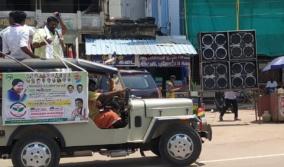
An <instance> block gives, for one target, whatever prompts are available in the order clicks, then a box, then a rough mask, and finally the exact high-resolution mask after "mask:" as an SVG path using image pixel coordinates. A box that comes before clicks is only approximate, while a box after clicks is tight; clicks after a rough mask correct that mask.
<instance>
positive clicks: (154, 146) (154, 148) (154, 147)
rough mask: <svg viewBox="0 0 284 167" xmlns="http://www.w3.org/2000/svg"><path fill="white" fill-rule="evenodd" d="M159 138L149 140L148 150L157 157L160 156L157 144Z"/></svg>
mask: <svg viewBox="0 0 284 167" xmlns="http://www.w3.org/2000/svg"><path fill="white" fill-rule="evenodd" d="M160 139H161V138H160V137H157V138H155V139H152V140H151V143H150V144H151V145H150V150H151V151H152V153H154V154H155V155H157V156H158V157H160V156H161V154H160V150H159V143H160Z"/></svg>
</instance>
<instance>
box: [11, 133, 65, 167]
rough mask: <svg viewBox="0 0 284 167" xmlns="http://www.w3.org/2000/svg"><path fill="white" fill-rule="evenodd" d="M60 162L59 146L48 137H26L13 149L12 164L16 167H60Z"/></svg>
mask: <svg viewBox="0 0 284 167" xmlns="http://www.w3.org/2000/svg"><path fill="white" fill-rule="evenodd" d="M59 160H60V149H59V146H58V144H57V143H56V142H55V141H54V140H53V139H51V138H49V137H47V136H46V135H35V136H25V137H23V138H22V139H20V140H18V141H17V142H16V143H15V145H14V146H13V148H12V162H13V165H14V166H15V167H25V166H45V167H58V166H59Z"/></svg>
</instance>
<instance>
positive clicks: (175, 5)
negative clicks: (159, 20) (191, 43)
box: [169, 0, 180, 35]
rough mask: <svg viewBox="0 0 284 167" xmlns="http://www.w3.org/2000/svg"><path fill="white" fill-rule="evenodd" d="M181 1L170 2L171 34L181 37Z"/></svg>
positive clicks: (170, 0) (172, 0) (171, 0)
mask: <svg viewBox="0 0 284 167" xmlns="http://www.w3.org/2000/svg"><path fill="white" fill-rule="evenodd" d="M179 9H180V1H177V0H169V23H170V34H171V35H180V10H179Z"/></svg>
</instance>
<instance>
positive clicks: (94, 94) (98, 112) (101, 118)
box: [89, 79, 126, 129]
mask: <svg viewBox="0 0 284 167" xmlns="http://www.w3.org/2000/svg"><path fill="white" fill-rule="evenodd" d="M124 91H125V90H120V91H110V92H105V93H100V91H99V90H98V89H97V87H96V81H94V80H93V79H90V80H89V110H90V118H91V119H93V120H94V122H95V124H96V125H97V126H98V127H99V128H101V129H108V128H122V127H124V126H125V125H126V122H125V121H124V120H122V118H121V117H120V116H119V115H118V114H117V113H116V112H115V110H117V109H116V108H115V107H114V105H111V106H108V107H107V106H106V105H107V104H109V103H110V102H111V100H112V98H113V97H114V96H118V95H121V94H122V93H123V92H124Z"/></svg>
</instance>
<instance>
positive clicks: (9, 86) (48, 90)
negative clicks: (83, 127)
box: [2, 72, 89, 125]
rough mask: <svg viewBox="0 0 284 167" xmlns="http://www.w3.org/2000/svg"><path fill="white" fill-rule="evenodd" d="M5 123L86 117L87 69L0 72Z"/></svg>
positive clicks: (69, 120)
mask: <svg viewBox="0 0 284 167" xmlns="http://www.w3.org/2000/svg"><path fill="white" fill-rule="evenodd" d="M2 78H3V84H2V87H3V88H2V99H3V101H2V116H3V124H5V125H28V124H38V123H41V124H63V123H80V122H87V121H88V112H89V111H88V94H87V93H88V74H87V72H44V73H43V72H29V73H23V72H19V73H3V76H2Z"/></svg>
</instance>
